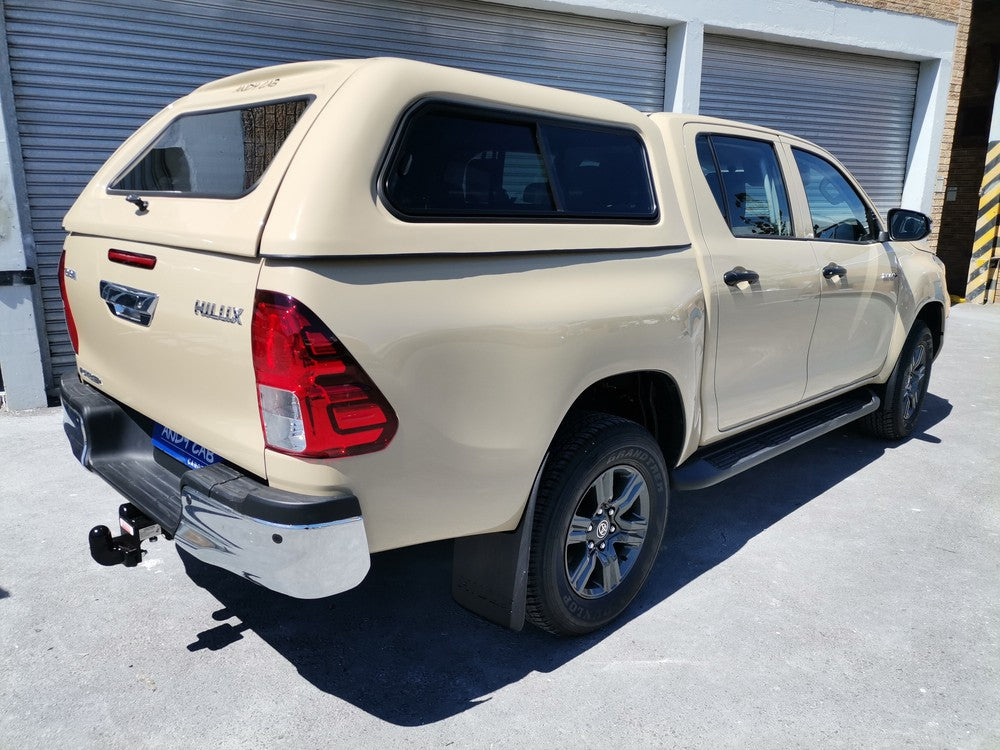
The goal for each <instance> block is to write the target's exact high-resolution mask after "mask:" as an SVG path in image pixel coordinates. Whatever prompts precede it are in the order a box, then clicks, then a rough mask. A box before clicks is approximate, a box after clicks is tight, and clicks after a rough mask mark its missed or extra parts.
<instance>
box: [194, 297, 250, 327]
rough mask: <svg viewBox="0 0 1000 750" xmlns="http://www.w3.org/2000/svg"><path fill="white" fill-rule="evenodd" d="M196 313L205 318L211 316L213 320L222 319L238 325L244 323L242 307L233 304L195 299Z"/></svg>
mask: <svg viewBox="0 0 1000 750" xmlns="http://www.w3.org/2000/svg"><path fill="white" fill-rule="evenodd" d="M194 314H195V315H200V316H201V317H203V318H211V319H212V320H221V321H222V322H224V323H235V324H236V325H240V326H241V325H243V321H242V319H241V318H242V316H243V308H242V307H233V306H231V305H217V304H215V303H214V302H205V301H204V300H200V299H198V300H195V301H194Z"/></svg>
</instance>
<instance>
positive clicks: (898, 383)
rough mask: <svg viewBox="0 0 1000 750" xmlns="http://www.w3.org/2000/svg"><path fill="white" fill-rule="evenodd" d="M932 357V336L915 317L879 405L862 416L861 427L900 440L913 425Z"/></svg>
mask: <svg viewBox="0 0 1000 750" xmlns="http://www.w3.org/2000/svg"><path fill="white" fill-rule="evenodd" d="M933 360H934V337H933V336H931V332H930V329H929V328H928V327H927V325H926V324H925V323H924V322H923V321H922V320H918V321H916V322H915V323H914V324H913V328H912V329H910V335H909V336H907V337H906V342H905V343H904V344H903V350H902V351H901V352H900V353H899V359H898V360H897V362H896V366H895V367H894V368H893V371H892V374H891V375H890V376H889V380H888V381H887V382H886V384H885V392H884V394H883V398H882V404H881V405H880V406H879V408H878V409H876V410H875V411H873V412H872V413H871V414H869V415H868V416H867V417H865V426H866V427H867V428H868V430H869V431H870V432H872V433H874V434H875V435H876V436H878V437H880V438H884V439H886V440H902V439H903V438H905V437H909V435H910V433H912V432H913V428H914V427H915V426H916V424H917V417H919V416H920V408H921V407H922V406H923V403H924V396H926V395H927V385H928V384H929V382H930V377H931V363H932V362H933Z"/></svg>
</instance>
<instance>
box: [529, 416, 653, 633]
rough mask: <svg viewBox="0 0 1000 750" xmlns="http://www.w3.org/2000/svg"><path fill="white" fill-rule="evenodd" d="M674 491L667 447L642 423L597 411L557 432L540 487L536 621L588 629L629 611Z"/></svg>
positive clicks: (555, 627) (562, 629)
mask: <svg viewBox="0 0 1000 750" xmlns="http://www.w3.org/2000/svg"><path fill="white" fill-rule="evenodd" d="M667 492H668V484H667V468H666V464H665V463H664V460H663V454H662V452H661V451H660V448H659V446H658V445H657V443H656V441H655V440H654V439H653V437H652V435H650V434H649V433H648V432H647V431H646V430H644V429H643V428H642V427H640V426H639V425H638V424H636V423H635V422H630V421H628V420H626V419H621V418H619V417H613V416H609V415H605V414H590V415H587V416H586V417H585V418H584V419H582V420H581V421H580V422H578V423H577V424H576V426H575V427H573V428H572V429H570V430H568V431H566V432H565V433H564V434H563V435H561V436H559V437H558V438H557V440H556V444H555V446H554V448H553V450H552V452H551V454H550V457H549V464H548V466H547V468H546V470H545V474H544V476H543V479H542V484H541V486H540V487H539V492H538V500H537V506H536V514H535V526H534V529H533V533H532V540H531V556H530V562H529V568H528V602H527V604H528V607H527V612H528V617H529V619H530V620H531V622H533V623H534V624H535V625H537V626H538V627H540V628H542V629H544V630H547V631H549V632H551V633H556V634H558V635H580V634H583V633H589V632H591V631H593V630H597V629H598V628H600V627H602V626H603V625H606V624H607V623H609V622H610V621H611V620H613V619H614V618H615V617H617V616H618V615H619V614H621V613H622V612H623V611H624V610H625V608H626V607H627V606H628V605H629V604H630V603H631V602H632V600H633V599H634V598H635V597H636V595H637V594H638V593H639V591H640V590H641V588H642V585H643V584H644V583H645V581H646V577H647V576H648V575H649V572H650V570H652V568H653V563H654V562H655V561H656V556H657V553H658V552H659V549H660V544H661V542H662V540H663V531H664V528H665V527H666V520H667Z"/></svg>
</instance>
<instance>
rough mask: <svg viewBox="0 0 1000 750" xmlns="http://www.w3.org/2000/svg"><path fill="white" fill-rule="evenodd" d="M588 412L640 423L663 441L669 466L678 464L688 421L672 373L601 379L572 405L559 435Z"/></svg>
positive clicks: (649, 372) (635, 373) (633, 373)
mask: <svg viewBox="0 0 1000 750" xmlns="http://www.w3.org/2000/svg"><path fill="white" fill-rule="evenodd" d="M587 412H601V413H604V414H612V415H614V416H617V417H622V418H623V419H628V420H630V421H632V422H636V423H638V424H639V425H641V426H642V427H643V428H645V429H646V430H647V431H648V432H649V433H650V434H651V435H652V436H653V438H654V439H655V440H656V442H657V444H659V446H660V450H661V451H662V452H663V458H664V461H665V462H666V464H667V467H668V468H673V467H674V466H676V465H677V464H678V462H679V459H680V456H681V451H682V450H683V448H684V445H685V441H686V439H687V430H686V424H687V422H686V414H685V409H684V400H683V397H682V395H681V390H680V388H679V387H678V385H677V382H676V381H675V380H674V378H673V377H672V376H670V375H669V374H667V373H665V372H660V371H656V370H635V371H631V372H623V373H618V374H616V375H611V376H608V377H605V378H602V379H601V380H598V381H597V382H595V383H593V384H591V385H590V386H588V387H587V388H586V389H584V391H583V392H582V393H581V394H580V395H579V396H578V397H577V398H576V400H575V401H574V402H573V404H572V405H571V406H570V407H569V409H568V411H567V412H566V415H565V416H564V417H563V420H562V423H561V424H560V425H559V430H558V431H557V434H558V433H559V432H561V431H563V430H564V429H565V428H566V427H567V426H568V425H571V424H572V423H573V422H574V421H575V420H576V419H577V418H578V417H579V415H580V414H583V413H587Z"/></svg>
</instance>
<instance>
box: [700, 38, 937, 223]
mask: <svg viewBox="0 0 1000 750" xmlns="http://www.w3.org/2000/svg"><path fill="white" fill-rule="evenodd" d="M918 73H919V63H916V62H913V61H910V60H894V59H890V58H885V57H874V56H871V55H857V54H848V53H844V52H835V51H832V50H824V49H814V48H810V47H795V46H791V45H784V44H773V43H769V42H760V41H751V40H746V39H738V38H735V37H727V36H717V35H710V36H706V37H705V52H704V63H703V70H702V82H701V113H702V114H705V115H713V116H716V117H728V118H731V119H734V120H743V121H746V122H752V123H756V124H759V125H766V126H768V127H772V128H777V129H779V130H784V131H786V132H789V133H793V134H795V135H798V136H801V137H803V138H808V139H809V140H811V141H813V142H815V143H818V144H819V145H821V146H823V147H824V148H825V149H827V150H828V151H830V152H831V153H833V154H834V155H835V156H836V157H837V158H838V159H840V160H841V161H842V162H844V164H845V165H846V166H847V168H848V169H850V170H851V171H852V172H853V173H854V175H855V176H856V177H857V178H858V181H859V182H861V184H862V186H863V187H864V188H865V190H866V191H867V192H868V194H869V195H870V196H871V197H872V200H874V201H875V203H876V205H877V206H878V208H879V209H880V210H882V211H883V212H885V211H886V210H888V209H889V208H893V207H894V206H898V205H899V200H900V197H901V196H902V194H903V178H904V177H905V176H906V157H907V154H908V151H909V147H910V128H911V126H912V123H913V106H914V100H915V97H916V91H917V75H918Z"/></svg>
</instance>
